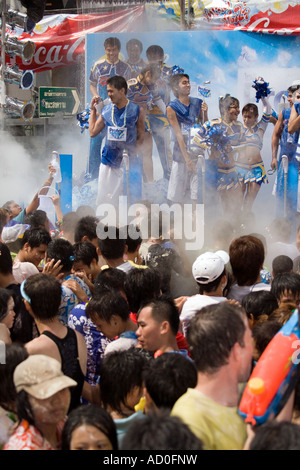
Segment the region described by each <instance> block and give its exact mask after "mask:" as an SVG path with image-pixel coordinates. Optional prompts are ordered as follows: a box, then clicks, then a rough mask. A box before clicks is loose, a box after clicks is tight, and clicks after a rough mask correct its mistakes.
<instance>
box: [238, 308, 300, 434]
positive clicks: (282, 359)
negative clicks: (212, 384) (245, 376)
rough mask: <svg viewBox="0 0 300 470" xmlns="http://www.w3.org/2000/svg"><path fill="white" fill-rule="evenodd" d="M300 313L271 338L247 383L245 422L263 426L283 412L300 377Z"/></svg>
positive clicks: (242, 410)
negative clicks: (270, 418) (269, 419)
mask: <svg viewBox="0 0 300 470" xmlns="http://www.w3.org/2000/svg"><path fill="white" fill-rule="evenodd" d="M299 339H300V329H299V310H298V309H296V310H294V312H293V314H292V316H291V317H290V318H289V320H288V321H287V322H286V323H285V325H283V327H282V328H281V329H280V330H279V331H278V333H276V335H275V336H274V337H273V338H272V340H271V341H270V343H269V344H268V346H267V347H266V349H265V350H264V352H263V353H262V355H261V357H260V358H259V360H258V362H257V363H256V365H255V367H254V369H253V371H252V374H251V376H250V378H249V380H248V382H247V385H246V388H245V390H244V393H243V395H242V399H241V401H240V405H239V410H238V411H239V414H240V415H241V416H242V418H243V419H244V420H245V422H246V423H251V424H252V425H260V424H263V423H265V422H266V421H267V420H268V418H269V417H270V416H272V417H275V416H277V415H278V413H279V412H280V411H281V410H282V408H283V407H284V405H285V404H286V402H287V401H288V399H289V397H290V395H291V393H292V392H293V390H294V388H295V385H296V382H297V380H298V377H299V370H300V368H299V367H298V365H299V362H300V358H298V355H299V347H300V341H299Z"/></svg>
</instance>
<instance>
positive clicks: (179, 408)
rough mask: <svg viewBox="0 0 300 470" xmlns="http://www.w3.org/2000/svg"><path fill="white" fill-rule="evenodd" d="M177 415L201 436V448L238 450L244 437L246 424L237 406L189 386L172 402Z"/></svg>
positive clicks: (173, 414) (244, 439)
mask: <svg viewBox="0 0 300 470" xmlns="http://www.w3.org/2000/svg"><path fill="white" fill-rule="evenodd" d="M171 415H172V416H178V417H179V418H180V419H181V420H182V421H183V422H184V423H185V424H187V425H188V426H189V428H190V429H191V431H192V432H193V433H194V434H195V435H196V436H197V437H198V438H199V439H201V441H202V443H203V447H204V449H205V450H241V449H243V447H244V444H245V441H246V439H247V432H246V424H245V423H244V421H243V419H242V418H241V417H240V416H239V414H238V411H237V407H228V406H222V405H219V404H218V403H216V402H215V401H213V400H211V399H210V398H208V397H207V396H205V395H203V393H201V392H199V391H198V390H195V389H191V388H189V389H188V390H187V392H186V393H185V394H184V395H182V396H181V397H180V398H179V399H178V400H177V402H176V403H175V405H174V407H173V409H172V412H171Z"/></svg>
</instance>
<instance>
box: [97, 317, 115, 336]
mask: <svg viewBox="0 0 300 470" xmlns="http://www.w3.org/2000/svg"><path fill="white" fill-rule="evenodd" d="M93 323H95V325H96V327H97V330H98V331H100V332H101V333H102V334H103V335H104V336H105V337H106V338H108V339H114V338H115V337H116V336H118V330H117V329H116V327H115V325H114V322H113V320H111V321H110V322H107V321H105V320H103V319H102V318H99V317H98V315H97V314H95V315H94V316H93Z"/></svg>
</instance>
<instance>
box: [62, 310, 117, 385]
mask: <svg viewBox="0 0 300 470" xmlns="http://www.w3.org/2000/svg"><path fill="white" fill-rule="evenodd" d="M68 326H69V327H70V328H73V329H74V330H76V331H78V332H79V333H81V334H82V335H83V337H84V339H85V343H86V347H87V374H86V381H87V382H88V383H89V384H91V385H96V383H97V379H98V377H99V366H100V362H101V358H102V357H103V355H104V351H105V349H106V346H107V345H108V344H109V343H110V342H111V341H110V340H109V339H108V338H106V337H105V336H104V335H103V334H102V333H101V331H98V330H97V327H96V325H95V324H94V323H93V322H92V320H90V319H89V318H87V317H86V314H85V305H84V304H78V305H77V306H76V307H74V308H73V310H72V311H71V312H70V314H69V319H68Z"/></svg>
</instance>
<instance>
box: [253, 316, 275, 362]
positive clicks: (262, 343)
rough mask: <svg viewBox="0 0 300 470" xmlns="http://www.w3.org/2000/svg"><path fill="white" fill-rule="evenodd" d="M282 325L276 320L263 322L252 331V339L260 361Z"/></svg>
mask: <svg viewBox="0 0 300 470" xmlns="http://www.w3.org/2000/svg"><path fill="white" fill-rule="evenodd" d="M281 327H282V325H281V323H279V322H278V321H276V320H270V321H263V322H261V323H257V324H256V325H255V326H254V327H253V329H252V337H253V340H254V344H255V349H256V354H257V357H256V359H258V358H259V357H260V356H261V355H262V353H263V352H264V350H265V349H266V347H267V346H268V344H269V343H270V341H271V340H272V339H273V338H274V336H275V335H276V333H278V331H279V330H280V329H281Z"/></svg>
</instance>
